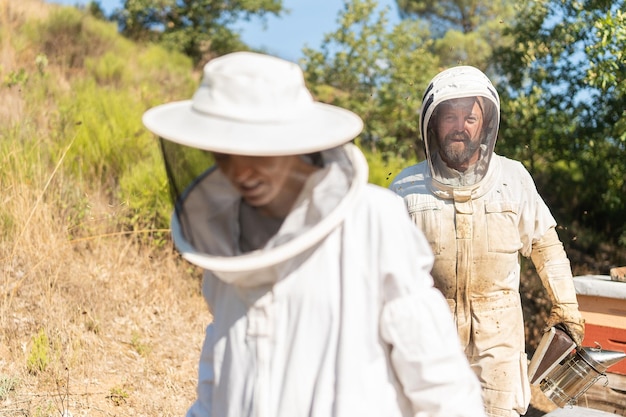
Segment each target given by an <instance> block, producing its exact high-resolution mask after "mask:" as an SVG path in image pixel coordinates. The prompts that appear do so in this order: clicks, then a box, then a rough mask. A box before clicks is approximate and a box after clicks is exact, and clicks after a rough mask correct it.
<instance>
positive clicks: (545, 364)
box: [529, 328, 626, 407]
mask: <svg viewBox="0 0 626 417" xmlns="http://www.w3.org/2000/svg"><path fill="white" fill-rule="evenodd" d="M539 345H540V347H539V348H538V350H537V351H536V352H535V355H533V358H532V360H531V363H530V365H529V377H530V382H531V383H532V384H539V387H540V388H541V391H543V393H544V394H545V395H546V397H548V399H550V401H552V402H553V403H554V404H556V405H557V406H559V407H564V406H566V405H574V404H576V402H577V401H578V398H579V397H580V396H581V395H583V394H584V393H585V392H586V391H587V390H588V389H589V388H591V386H592V385H593V384H595V383H596V382H597V381H598V380H599V379H601V378H604V379H605V380H606V381H607V382H608V378H607V376H606V374H605V371H606V370H607V368H608V367H610V366H611V365H614V364H616V363H617V362H619V361H621V360H622V359H624V358H625V357H626V353H624V352H619V351H612V350H603V349H601V348H591V347H578V348H577V347H576V345H575V344H574V343H573V342H572V340H571V338H569V336H568V335H567V334H566V333H565V332H564V331H562V330H561V329H559V328H552V329H551V330H550V332H547V333H546V334H545V335H544V336H543V338H542V341H541V342H540V343H539ZM540 348H541V350H540Z"/></svg>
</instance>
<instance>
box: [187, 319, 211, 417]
mask: <svg viewBox="0 0 626 417" xmlns="http://www.w3.org/2000/svg"><path fill="white" fill-rule="evenodd" d="M212 333H213V326H212V325H209V326H208V327H207V329H206V335H205V338H204V343H203V344H202V352H201V353H200V364H199V366H198V386H197V389H196V390H197V395H198V397H197V399H196V401H195V402H194V403H193V405H192V406H191V408H189V410H188V411H187V415H186V417H211V416H212V413H213V412H212V407H211V401H212V397H213V382H214V372H213V338H212V337H211V336H212Z"/></svg>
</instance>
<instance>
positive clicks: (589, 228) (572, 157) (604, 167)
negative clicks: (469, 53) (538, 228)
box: [497, 0, 626, 252]
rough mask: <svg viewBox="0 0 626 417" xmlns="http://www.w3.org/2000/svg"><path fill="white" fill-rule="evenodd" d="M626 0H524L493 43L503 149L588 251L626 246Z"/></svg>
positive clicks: (500, 147)
mask: <svg viewBox="0 0 626 417" xmlns="http://www.w3.org/2000/svg"><path fill="white" fill-rule="evenodd" d="M624 7H625V2H624V0H619V1H606V0H590V1H585V2H562V1H559V0H535V1H530V0H527V1H525V2H522V3H519V9H518V13H517V16H518V17H517V19H516V22H515V24H513V25H512V26H511V28H510V29H509V30H508V33H507V35H509V36H512V37H513V38H514V40H515V41H514V42H512V43H511V44H509V45H508V46H507V47H504V48H500V49H499V50H498V51H497V56H498V57H499V60H500V62H499V70H500V73H501V75H502V78H501V81H502V82H501V83H500V85H499V89H500V91H501V92H502V96H503V100H502V101H503V111H502V113H503V118H502V128H501V139H500V141H499V142H498V146H499V148H498V149H499V151H502V152H503V153H505V154H508V155H511V156H514V157H517V158H519V159H522V160H523V161H524V162H525V163H526V164H527V165H528V166H529V167H531V171H533V172H534V173H535V176H536V178H537V179H538V183H539V184H540V186H542V187H544V188H545V189H549V190H550V193H549V195H547V196H546V197H547V199H548V200H549V202H550V203H551V206H552V207H554V209H555V211H556V213H555V214H556V215H557V217H558V218H559V220H560V222H561V223H564V224H569V225H571V227H570V233H572V238H574V237H575V238H576V243H575V244H576V245H578V246H579V247H581V248H583V249H584V250H586V251H587V252H591V251H595V250H597V249H598V248H599V246H600V244H601V243H616V244H619V245H621V246H622V247H626V225H625V224H624V221H623V219H624V217H625V216H626V166H625V165H624V161H626V113H625V108H624V103H626V87H625V83H626V60H625V55H624V53H625V52H624V51H626V29H625V27H626V25H625V23H626V21H625V19H624V12H623V10H624Z"/></svg>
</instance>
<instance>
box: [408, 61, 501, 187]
mask: <svg viewBox="0 0 626 417" xmlns="http://www.w3.org/2000/svg"><path fill="white" fill-rule="evenodd" d="M422 103H423V104H422V110H421V117H420V132H421V135H422V138H423V140H424V147H425V150H426V157H427V159H428V164H429V167H430V171H431V175H432V178H433V179H434V181H436V182H437V183H439V184H441V185H443V186H451V187H465V186H474V185H476V184H478V183H480V181H481V180H482V179H483V178H484V177H485V175H486V174H487V171H488V169H489V163H490V161H491V156H492V154H493V150H494V147H495V143H496V138H497V135H498V126H499V123H500V99H499V96H498V93H497V91H496V90H495V88H494V87H493V85H492V84H491V81H489V79H488V78H487V76H485V74H483V73H482V72H481V71H479V70H478V69H476V68H474V67H469V66H460V67H454V68H450V69H448V70H446V71H443V72H441V73H440V74H438V75H437V76H435V77H434V78H433V80H432V81H431V83H430V84H429V86H428V88H427V89H426V92H425V94H424V99H423V102H422Z"/></svg>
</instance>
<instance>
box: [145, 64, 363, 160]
mask: <svg viewBox="0 0 626 417" xmlns="http://www.w3.org/2000/svg"><path fill="white" fill-rule="evenodd" d="M143 123H144V125H145V126H146V127H147V128H148V129H149V130H150V131H151V132H153V133H154V134H156V135H157V136H159V137H162V138H163V139H167V140H169V141H172V142H176V143H179V144H182V145H186V146H190V147H193V148H198V149H204V150H208V151H213V152H219V153H228V154H236V155H255V156H278V155H297V154H306V153H312V152H317V151H321V150H325V149H331V148H334V147H336V146H339V145H342V144H344V143H346V142H349V141H350V140H352V139H354V138H355V137H356V136H358V134H359V133H360V132H361V130H362V128H363V121H362V120H361V118H360V117H359V116H357V115H356V114H355V113H353V112H351V111H349V110H346V109H343V108H340V107H337V106H333V105H329V104H324V103H320V102H316V101H314V100H313V97H312V96H311V94H310V93H309V91H308V90H307V88H306V86H305V84H304V76H303V73H302V70H301V69H300V67H299V66H298V65H296V64H294V63H292V62H289V61H285V60H283V59H280V58H276V57H272V56H268V55H263V54H258V53H253V52H235V53H231V54H228V55H224V56H221V57H219V58H215V59H213V60H211V61H209V62H208V63H207V64H206V65H205V66H204V74H203V79H202V83H201V85H200V87H199V88H198V90H197V91H196V93H195V94H194V96H193V98H192V99H191V100H184V101H178V102H173V103H168V104H164V105H160V106H157V107H154V108H152V109H150V110H148V111H147V112H146V113H144V115H143Z"/></svg>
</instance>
